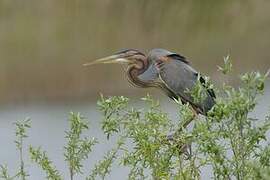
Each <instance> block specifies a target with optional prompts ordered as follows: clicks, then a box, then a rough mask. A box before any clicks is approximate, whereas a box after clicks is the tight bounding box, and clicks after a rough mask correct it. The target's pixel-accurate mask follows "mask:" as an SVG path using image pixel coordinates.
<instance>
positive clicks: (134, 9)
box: [0, 0, 270, 103]
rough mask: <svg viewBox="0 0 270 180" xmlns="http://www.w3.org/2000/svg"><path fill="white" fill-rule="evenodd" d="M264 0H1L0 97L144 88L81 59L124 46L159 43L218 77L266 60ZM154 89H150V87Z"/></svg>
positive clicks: (269, 26) (269, 59)
mask: <svg viewBox="0 0 270 180" xmlns="http://www.w3.org/2000/svg"><path fill="white" fill-rule="evenodd" d="M269 9H270V1H269V0H256V1H255V0H238V1H236V0H204V1H198V0H170V1H168V0H148V1H146V0H67V1H64V0H58V1H55V0H43V1H37V0H24V1H22V0H0V103H7V102H15V103H17V102H24V103H25V102H29V101H34V102H36V101H40V102H43V101H44V102H47V101H66V100H72V101H75V100H79V101H81V100H86V101H95V100H96V99H97V97H98V93H99V92H102V93H105V94H106V95H119V94H121V95H135V94H136V93H139V94H145V91H147V92H150V91H153V90H143V89H137V88H133V87H130V85H129V84H128V82H127V81H126V78H125V76H124V72H123V69H122V68H121V66H117V65H110V66H102V65H101V66H92V67H89V68H85V67H83V66H82V64H83V63H84V62H86V61H91V60H94V59H96V58H99V57H103V56H106V55H110V54H112V53H114V52H115V51H118V50H119V49H122V48H137V49H140V50H142V51H144V52H147V51H148V50H150V49H152V48H157V47H160V48H165V49H168V50H171V51H175V52H178V53H180V54H182V55H184V56H186V57H187V58H188V59H189V60H190V61H191V62H192V65H193V66H194V67H195V68H196V69H197V70H199V71H201V72H202V73H204V74H207V75H209V76H211V78H212V79H213V80H214V81H215V82H216V83H217V84H218V83H219V82H220V81H223V80H224V78H223V77H221V76H220V74H219V73H217V71H216V69H217V65H220V64H221V63H222V61H223V59H222V57H223V56H226V55H227V54H230V56H231V59H232V61H233V64H234V67H233V68H234V73H239V72H240V73H241V72H245V71H250V70H261V71H266V70H267V69H268V68H269V67H270V53H269V48H270V11H269ZM154 93H155V92H154Z"/></svg>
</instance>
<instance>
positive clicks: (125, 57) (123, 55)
mask: <svg viewBox="0 0 270 180" xmlns="http://www.w3.org/2000/svg"><path fill="white" fill-rule="evenodd" d="M140 58H145V55H144V54H143V53H142V52H140V51H138V50H136V49H125V50H121V51H119V52H117V53H115V54H113V55H111V56H108V57H105V58H101V59H97V60H94V61H92V62H89V63H86V64H84V66H90V65H93V64H112V63H117V64H134V63H136V60H137V59H140Z"/></svg>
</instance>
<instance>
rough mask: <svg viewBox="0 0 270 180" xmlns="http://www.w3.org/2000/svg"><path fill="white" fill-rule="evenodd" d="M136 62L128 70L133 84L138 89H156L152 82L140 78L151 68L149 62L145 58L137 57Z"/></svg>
mask: <svg viewBox="0 0 270 180" xmlns="http://www.w3.org/2000/svg"><path fill="white" fill-rule="evenodd" d="M134 61H136V62H135V63H134V64H132V65H130V66H129V67H128V69H127V74H128V79H129V81H130V83H131V84H133V85H134V86H138V87H154V85H153V84H152V83H151V82H145V81H143V80H141V79H140V78H138V76H139V75H141V74H142V73H144V72H145V71H146V70H147V68H148V67H149V61H148V59H147V57H145V56H138V57H135V60H134Z"/></svg>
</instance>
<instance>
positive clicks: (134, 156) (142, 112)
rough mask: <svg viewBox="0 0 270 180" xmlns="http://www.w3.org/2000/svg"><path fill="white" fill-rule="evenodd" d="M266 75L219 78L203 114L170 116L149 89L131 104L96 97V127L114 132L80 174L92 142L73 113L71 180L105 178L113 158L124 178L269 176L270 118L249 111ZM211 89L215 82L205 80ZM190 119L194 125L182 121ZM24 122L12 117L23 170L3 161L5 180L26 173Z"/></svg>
mask: <svg viewBox="0 0 270 180" xmlns="http://www.w3.org/2000/svg"><path fill="white" fill-rule="evenodd" d="M224 62H225V65H224V67H219V69H220V71H221V72H222V73H224V74H225V75H227V73H229V72H230V71H231V67H232V66H231V63H230V61H229V58H228V57H226V58H225V60H224ZM267 76H268V73H266V74H265V75H261V74H260V73H257V72H251V73H246V74H243V75H242V76H241V77H240V80H241V85H240V86H239V87H238V88H234V87H232V86H230V85H228V84H223V87H222V88H221V89H215V91H216V92H217V94H218V96H217V99H216V105H215V106H214V107H213V108H212V109H211V111H210V112H209V113H208V115H207V116H202V115H194V113H193V111H192V109H191V106H190V105H189V104H185V105H183V104H181V103H180V102H177V103H176V106H178V107H179V113H178V114H179V117H178V120H177V121H175V120H174V121H173V120H171V119H169V118H168V115H167V113H165V112H164V111H163V110H162V109H161V107H160V105H159V102H158V101H156V100H154V99H153V98H151V97H150V96H149V95H148V96H146V97H145V98H142V101H143V102H144V104H145V106H144V107H143V108H134V107H130V106H129V99H128V98H126V97H122V96H120V97H109V98H105V97H103V96H101V98H100V100H99V101H98V107H99V109H100V111H101V113H102V115H103V119H102V121H101V128H102V130H103V132H104V134H105V135H106V136H107V138H108V141H110V137H111V136H114V135H116V136H115V137H117V138H119V139H118V142H117V143H116V145H115V147H114V148H112V149H111V150H110V151H108V152H107V153H106V154H105V156H104V159H102V160H100V161H99V162H98V163H97V164H96V165H95V166H94V168H93V169H92V170H90V173H89V174H87V173H83V171H82V169H83V167H82V161H84V160H85V159H87V158H88V155H89V154H90V152H91V151H92V150H93V148H94V145H95V144H96V143H97V140H96V139H94V138H88V137H82V132H83V131H85V130H88V123H87V122H86V121H85V119H84V118H83V117H82V116H81V115H80V114H79V113H78V114H75V113H71V114H70V121H69V122H70V130H69V131H67V132H66V139H67V145H66V146H65V151H64V152H63V154H64V156H65V160H66V162H67V164H68V167H69V174H70V179H71V180H72V179H74V178H75V177H76V175H77V174H79V173H80V174H84V175H85V178H86V179H87V180H92V179H97V178H101V179H105V178H106V177H107V175H109V174H110V172H111V171H112V164H113V163H117V162H118V163H120V165H122V166H125V167H129V174H128V178H129V179H134V180H135V179H201V170H202V169H203V168H205V167H211V168H209V169H210V170H211V174H212V177H213V178H214V179H238V180H243V179H269V178H270V146H269V141H268V140H267V138H266V134H267V132H268V131H269V129H270V116H267V115H265V119H261V120H259V119H255V118H252V117H251V116H250V112H252V111H253V110H254V108H255V107H256V104H257V96H258V95H261V94H262V93H263V90H264V83H265V80H266V78H267ZM206 84H207V87H208V88H214V87H213V85H212V84H211V82H210V81H209V78H206ZM202 88H204V87H202V86H201V85H200V84H197V86H196V88H194V90H191V91H190V93H192V95H193V96H192V97H193V98H195V99H196V100H198V101H199V100H202V98H203V92H204V91H203V89H202ZM191 122H193V128H190V129H187V126H188V125H189V124H190V123H191ZM29 127H30V125H29V121H27V122H22V123H16V136H17V138H18V139H17V140H16V145H17V149H18V150H19V152H20V157H21V161H20V169H19V171H18V173H17V174H16V175H15V176H10V175H9V174H8V170H7V167H6V166H1V172H0V175H1V176H0V177H1V178H2V179H8V180H10V179H14V178H21V179H27V177H28V173H26V170H25V167H24V163H23V158H22V155H23V153H22V148H23V139H24V138H26V137H27V136H26V129H27V128H29ZM29 147H30V148H29V153H30V157H31V159H32V160H33V162H34V163H36V164H37V165H39V166H40V167H41V169H43V170H44V171H45V172H46V174H47V179H55V180H56V179H57V180H58V179H63V177H62V176H61V173H60V172H59V171H58V170H57V169H56V168H55V166H54V165H53V164H52V161H51V160H50V159H49V158H48V156H47V154H46V152H45V151H43V150H41V148H40V147H39V148H34V147H32V146H29Z"/></svg>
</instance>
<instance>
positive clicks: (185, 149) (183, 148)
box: [167, 108, 198, 158]
mask: <svg viewBox="0 0 270 180" xmlns="http://www.w3.org/2000/svg"><path fill="white" fill-rule="evenodd" d="M192 114H193V115H192V117H190V119H188V120H186V121H185V122H183V125H182V126H181V128H179V129H178V130H177V131H176V132H174V133H173V134H170V135H168V136H167V141H168V142H169V143H171V144H172V143H177V147H178V149H179V153H180V154H185V155H186V156H187V158H190V157H191V144H185V143H183V142H179V141H178V142H177V139H178V138H177V137H179V136H181V133H182V131H183V130H184V129H186V128H187V126H188V125H189V124H190V123H191V122H192V121H193V120H194V119H195V118H196V117H197V116H198V112H197V111H196V110H195V109H194V108H192Z"/></svg>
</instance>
